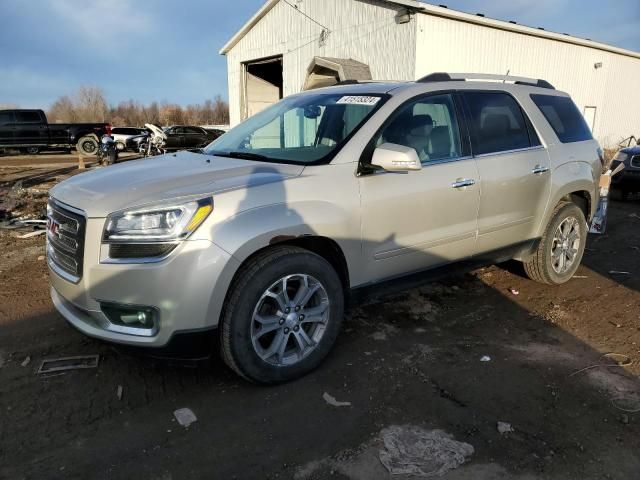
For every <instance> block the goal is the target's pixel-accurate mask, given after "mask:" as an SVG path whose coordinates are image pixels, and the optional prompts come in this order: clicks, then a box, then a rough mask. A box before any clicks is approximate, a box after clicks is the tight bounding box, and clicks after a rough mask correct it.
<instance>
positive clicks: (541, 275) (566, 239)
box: [524, 203, 587, 285]
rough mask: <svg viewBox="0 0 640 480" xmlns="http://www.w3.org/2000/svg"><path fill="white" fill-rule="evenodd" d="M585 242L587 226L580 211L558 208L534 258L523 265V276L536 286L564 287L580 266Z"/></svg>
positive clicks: (574, 207) (572, 207)
mask: <svg viewBox="0 0 640 480" xmlns="http://www.w3.org/2000/svg"><path fill="white" fill-rule="evenodd" d="M586 240H587V222H586V219H585V216H584V213H583V211H582V210H581V209H580V207H578V206H577V205H576V204H574V203H561V204H559V205H558V206H557V207H556V209H555V211H554V213H553V215H552V217H551V220H550V221H549V224H548V225H547V228H546V230H545V232H544V235H543V236H542V238H541V239H540V243H539V244H538V247H537V249H536V252H535V254H534V255H533V257H532V258H531V259H529V260H528V261H526V262H524V269H525V271H526V273H527V275H528V276H529V278H530V279H532V280H535V281H536V282H540V283H547V284H550V285H559V284H561V283H565V282H566V281H568V280H569V279H570V278H571V277H572V276H573V274H574V273H575V272H576V270H577V269H578V267H579V266H580V261H581V260H582V255H583V254H584V247H585V242H586Z"/></svg>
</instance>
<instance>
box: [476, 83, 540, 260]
mask: <svg viewBox="0 0 640 480" xmlns="http://www.w3.org/2000/svg"><path fill="white" fill-rule="evenodd" d="M464 98H465V100H466V104H467V112H468V120H469V121H468V123H469V130H470V134H471V148H472V151H473V154H474V157H475V159H476V162H477V166H478V172H479V174H480V189H481V191H482V197H481V200H480V209H479V211H478V243H477V248H476V252H477V253H479V254H480V253H486V252H491V251H493V250H498V249H501V248H503V247H511V246H515V245H517V244H519V243H521V242H524V241H527V240H531V239H532V236H533V234H534V232H535V230H536V228H537V226H538V225H537V224H536V219H540V218H542V214H543V212H544V209H545V207H546V204H547V201H548V199H549V192H550V188H551V180H550V179H551V172H550V161H549V155H548V152H547V150H546V149H545V148H544V147H543V146H542V145H541V143H540V140H539V138H538V135H537V134H536V132H535V130H534V128H533V126H532V124H531V121H530V120H529V119H528V117H527V116H526V114H525V113H524V112H523V110H522V109H521V108H520V106H519V104H518V102H517V101H516V100H515V99H514V98H513V97H512V96H511V95H509V94H508V93H506V92H498V91H493V92H489V91H478V92H465V93H464Z"/></svg>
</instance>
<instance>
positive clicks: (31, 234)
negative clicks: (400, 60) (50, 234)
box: [18, 230, 47, 239]
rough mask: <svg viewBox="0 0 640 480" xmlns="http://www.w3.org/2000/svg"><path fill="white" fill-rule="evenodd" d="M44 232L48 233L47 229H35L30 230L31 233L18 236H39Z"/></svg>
mask: <svg viewBox="0 0 640 480" xmlns="http://www.w3.org/2000/svg"><path fill="white" fill-rule="evenodd" d="M44 233H47V231H46V230H34V231H33V232H29V233H25V234H23V235H18V238H21V239H22V238H32V237H37V236H38V235H42V234H44Z"/></svg>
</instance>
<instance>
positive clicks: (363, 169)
mask: <svg viewBox="0 0 640 480" xmlns="http://www.w3.org/2000/svg"><path fill="white" fill-rule="evenodd" d="M457 93H458V91H457V90H437V91H433V92H427V93H420V94H418V95H416V96H414V97H411V98H409V99H407V100H405V101H404V102H402V103H401V104H400V105H398V106H397V107H396V109H395V110H394V111H393V112H392V113H391V115H389V116H388V117H387V118H386V119H385V121H384V122H383V123H382V125H380V127H379V128H378V129H377V130H376V132H375V133H374V134H373V135H372V137H371V139H370V140H369V143H367V146H366V147H365V148H364V149H363V151H362V154H361V155H360V160H359V161H358V172H359V173H358V174H359V175H362V174H367V173H372V172H369V171H367V169H368V168H370V167H369V165H370V163H371V158H372V157H373V151H374V150H375V148H376V146H375V140H376V139H377V138H378V136H379V135H380V134H381V133H382V132H383V131H384V130H385V129H386V128H387V127H388V126H389V125H390V124H391V122H393V120H395V118H396V117H397V115H398V114H399V113H400V112H401V111H402V110H403V109H404V108H405V107H406V106H407V105H409V104H411V103H416V102H418V101H420V100H424V99H427V98H429V97H437V96H441V95H449V96H451V100H452V102H453V104H454V112H453V114H454V115H455V118H456V123H457V125H458V135H459V137H460V146H461V150H462V152H461V153H460V155H459V156H457V157H453V158H442V159H437V160H427V161H422V162H421V163H422V166H423V167H428V166H430V165H440V164H443V163H451V162H458V161H461V160H468V159H470V158H472V156H471V149H470V144H469V145H467V142H468V141H469V139H468V138H466V137H465V133H466V132H468V130H467V124H466V118H464V116H463V115H462V112H461V111H460V107H461V105H458V102H459V101H460V100H458V99H456V94H457Z"/></svg>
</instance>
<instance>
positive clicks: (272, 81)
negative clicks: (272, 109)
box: [242, 57, 283, 120]
mask: <svg viewBox="0 0 640 480" xmlns="http://www.w3.org/2000/svg"><path fill="white" fill-rule="evenodd" d="M244 73H245V83H244V84H245V92H244V99H245V101H244V105H243V109H242V110H243V111H242V113H243V117H242V118H243V120H244V119H245V118H249V117H250V116H252V115H255V114H256V113H258V112H260V111H261V110H264V109H265V108H267V107H268V106H269V105H273V104H274V103H276V102H277V101H278V100H280V99H281V98H282V85H283V82H282V57H273V58H266V59H263V60H256V61H253V62H247V63H245V64H244Z"/></svg>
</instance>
